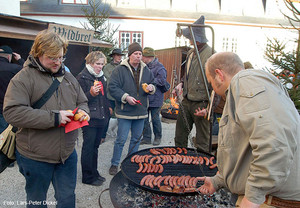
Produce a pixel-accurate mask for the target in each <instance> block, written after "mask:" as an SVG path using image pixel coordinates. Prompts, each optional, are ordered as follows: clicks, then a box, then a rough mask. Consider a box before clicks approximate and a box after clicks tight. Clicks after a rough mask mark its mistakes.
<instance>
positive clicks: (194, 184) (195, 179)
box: [192, 177, 199, 187]
mask: <svg viewBox="0 0 300 208" xmlns="http://www.w3.org/2000/svg"><path fill="white" fill-rule="evenodd" d="M198 180H199V178H198V177H195V178H194V180H193V183H192V187H196V185H197V182H198Z"/></svg>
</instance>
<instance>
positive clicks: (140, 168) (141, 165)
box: [136, 163, 144, 173]
mask: <svg viewBox="0 0 300 208" xmlns="http://www.w3.org/2000/svg"><path fill="white" fill-rule="evenodd" d="M143 167H144V166H143V163H139V169H138V170H137V171H136V172H137V173H140V172H141V171H142V170H143Z"/></svg>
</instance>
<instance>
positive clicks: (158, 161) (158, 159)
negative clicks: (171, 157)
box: [156, 156, 161, 164]
mask: <svg viewBox="0 0 300 208" xmlns="http://www.w3.org/2000/svg"><path fill="white" fill-rule="evenodd" d="M156 160H157V161H156V164H159V163H160V161H161V157H160V156H156Z"/></svg>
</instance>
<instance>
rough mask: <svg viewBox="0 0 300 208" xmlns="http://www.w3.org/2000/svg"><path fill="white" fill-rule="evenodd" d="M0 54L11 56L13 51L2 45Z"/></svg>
mask: <svg viewBox="0 0 300 208" xmlns="http://www.w3.org/2000/svg"><path fill="white" fill-rule="evenodd" d="M0 53H6V54H12V53H13V50H12V49H11V48H10V47H9V46H7V45H4V46H1V47H0Z"/></svg>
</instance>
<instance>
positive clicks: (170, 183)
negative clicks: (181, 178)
mask: <svg viewBox="0 0 300 208" xmlns="http://www.w3.org/2000/svg"><path fill="white" fill-rule="evenodd" d="M174 177H175V176H171V178H170V179H169V186H171V187H173V179H174Z"/></svg>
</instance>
